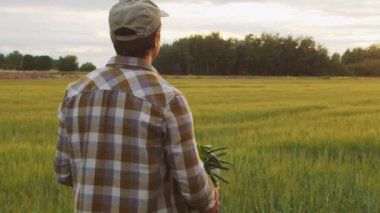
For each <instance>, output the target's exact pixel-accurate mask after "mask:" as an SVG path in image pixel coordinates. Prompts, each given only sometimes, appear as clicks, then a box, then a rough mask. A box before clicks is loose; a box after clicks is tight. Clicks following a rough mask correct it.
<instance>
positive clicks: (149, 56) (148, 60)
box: [140, 54, 152, 65]
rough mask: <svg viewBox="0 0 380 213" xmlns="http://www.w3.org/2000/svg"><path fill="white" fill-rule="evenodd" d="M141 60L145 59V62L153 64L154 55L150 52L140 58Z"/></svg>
mask: <svg viewBox="0 0 380 213" xmlns="http://www.w3.org/2000/svg"><path fill="white" fill-rule="evenodd" d="M140 59H141V61H143V62H144V63H145V64H147V65H152V56H151V55H150V54H148V55H147V56H145V57H144V58H140Z"/></svg>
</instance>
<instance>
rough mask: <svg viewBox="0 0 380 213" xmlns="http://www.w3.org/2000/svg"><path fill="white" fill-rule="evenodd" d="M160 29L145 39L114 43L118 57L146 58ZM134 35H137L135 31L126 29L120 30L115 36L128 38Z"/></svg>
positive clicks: (115, 41)
mask: <svg viewBox="0 0 380 213" xmlns="http://www.w3.org/2000/svg"><path fill="white" fill-rule="evenodd" d="M159 29H160V28H158V29H157V30H156V31H154V32H153V33H151V34H150V35H149V36H147V37H145V38H138V39H136V40H132V41H117V40H114V41H112V42H113V46H114V48H115V51H116V53H117V54H118V55H122V56H129V57H139V58H142V57H145V56H146V55H147V54H148V52H149V50H150V49H152V47H153V44H154V39H155V37H156V34H157V32H158V30H159ZM134 34H136V32H135V31H134V30H131V29H129V28H125V27H122V28H119V29H117V30H116V31H115V35H118V36H128V35H134Z"/></svg>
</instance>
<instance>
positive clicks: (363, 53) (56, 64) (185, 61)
mask: <svg viewBox="0 0 380 213" xmlns="http://www.w3.org/2000/svg"><path fill="white" fill-rule="evenodd" d="M154 66H155V67H156V68H157V69H158V70H159V71H160V72H161V73H162V74H167V75H257V76H380V45H376V44H373V45H371V46H370V47H368V48H354V49H347V50H346V51H345V52H344V54H343V55H340V54H338V53H334V54H332V55H331V56H330V55H329V54H328V50H327V49H326V48H325V47H323V46H322V45H319V44H317V43H316V42H315V41H314V40H313V38H311V37H292V36H287V37H281V36H280V35H279V34H266V33H264V34H261V35H260V36H255V35H252V34H249V35H246V36H245V38H244V39H241V40H239V39H235V38H228V39H223V38H222V36H221V35H220V34H219V33H211V34H209V35H192V36H190V37H186V38H182V39H179V40H177V41H175V42H173V43H172V44H164V45H162V46H161V50H160V54H159V56H158V58H157V59H156V60H155V61H154ZM0 69H6V70H51V69H56V70H60V71H75V70H81V71H92V70H94V69H96V67H95V66H94V65H93V64H92V63H89V62H87V63H84V64H82V65H81V66H80V67H79V64H78V58H77V57H76V56H74V55H68V56H64V57H59V58H58V59H53V58H52V57H50V56H46V55H42V56H33V55H29V54H27V55H22V54H21V53H20V52H18V51H13V52H11V53H9V54H8V55H3V54H1V53H0Z"/></svg>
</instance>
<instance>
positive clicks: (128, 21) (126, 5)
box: [108, 0, 169, 41]
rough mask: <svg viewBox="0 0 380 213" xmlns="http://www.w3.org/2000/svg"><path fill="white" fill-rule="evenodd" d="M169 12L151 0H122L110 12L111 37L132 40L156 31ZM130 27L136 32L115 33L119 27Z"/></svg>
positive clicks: (118, 39)
mask: <svg viewBox="0 0 380 213" xmlns="http://www.w3.org/2000/svg"><path fill="white" fill-rule="evenodd" d="M167 16H169V14H168V13H167V12H165V11H163V10H160V8H158V6H157V5H156V4H154V3H153V2H152V1H150V0H120V1H119V2H118V3H117V4H115V5H114V6H113V7H112V8H111V10H110V13H109V19H108V22H109V26H110V34H111V39H112V40H113V41H114V40H117V41H132V40H135V39H138V38H144V37H147V36H149V35H150V34H152V33H153V32H155V31H156V30H157V29H158V28H159V27H160V25H161V17H167ZM122 27H124V28H128V29H130V30H132V31H134V32H136V34H132V35H115V31H116V30H117V29H119V28H122Z"/></svg>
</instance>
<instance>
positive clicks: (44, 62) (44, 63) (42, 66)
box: [36, 55, 53, 71]
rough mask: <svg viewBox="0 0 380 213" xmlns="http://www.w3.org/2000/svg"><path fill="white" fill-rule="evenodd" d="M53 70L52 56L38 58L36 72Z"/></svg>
mask: <svg viewBox="0 0 380 213" xmlns="http://www.w3.org/2000/svg"><path fill="white" fill-rule="evenodd" d="M51 69H53V59H52V58H51V57H50V56H47V55H42V56H37V57H36V70H42V71H46V70H51Z"/></svg>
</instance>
